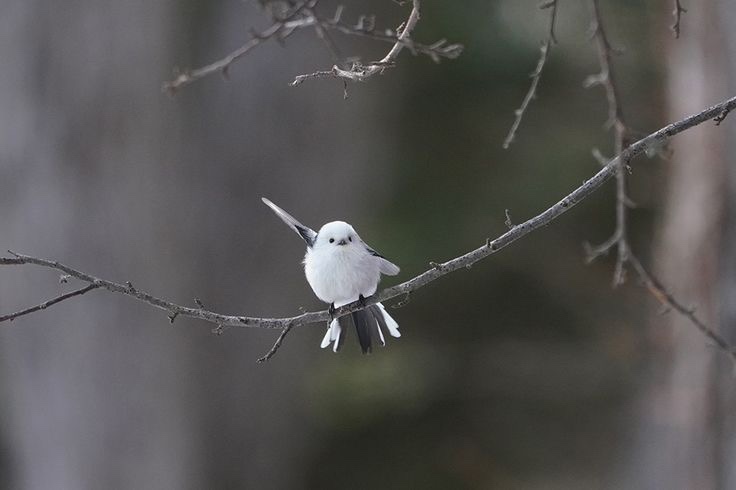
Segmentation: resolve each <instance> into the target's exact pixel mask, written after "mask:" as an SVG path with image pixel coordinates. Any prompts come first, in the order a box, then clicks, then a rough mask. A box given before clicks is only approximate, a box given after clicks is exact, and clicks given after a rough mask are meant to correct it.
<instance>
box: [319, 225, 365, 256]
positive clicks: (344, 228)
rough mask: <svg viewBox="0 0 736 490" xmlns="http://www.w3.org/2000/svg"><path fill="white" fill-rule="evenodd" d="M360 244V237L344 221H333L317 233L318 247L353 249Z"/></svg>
mask: <svg viewBox="0 0 736 490" xmlns="http://www.w3.org/2000/svg"><path fill="white" fill-rule="evenodd" d="M359 242H360V237H359V236H358V234H357V233H356V232H355V230H354V229H353V227H352V226H350V225H349V224H347V223H345V222H344V221H332V222H330V223H327V224H325V225H324V226H323V227H322V228H320V229H319V233H317V242H316V243H315V246H316V247H320V248H321V247H324V248H325V250H327V247H337V249H341V248H342V247H346V248H352V246H353V245H354V244H357V243H359Z"/></svg>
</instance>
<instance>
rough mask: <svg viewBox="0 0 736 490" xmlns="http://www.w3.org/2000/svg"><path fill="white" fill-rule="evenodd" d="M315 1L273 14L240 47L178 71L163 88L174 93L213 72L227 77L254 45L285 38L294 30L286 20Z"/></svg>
mask: <svg viewBox="0 0 736 490" xmlns="http://www.w3.org/2000/svg"><path fill="white" fill-rule="evenodd" d="M316 3H317V2H316V0H309V1H305V2H301V3H299V4H298V5H296V6H295V7H293V8H292V9H291V11H289V12H287V13H286V15H285V16H283V17H282V18H278V17H277V16H276V15H275V14H274V23H273V24H272V25H271V26H270V27H269V28H268V29H266V30H264V31H261V32H258V33H254V34H253V37H252V38H251V39H250V40H249V41H248V42H247V43H245V44H243V45H242V46H241V47H239V48H238V49H236V50H235V51H233V52H232V53H230V54H228V55H227V56H225V57H224V58H221V59H219V60H217V61H215V62H213V63H210V64H209V65H206V66H203V67H201V68H197V69H195V70H191V71H184V72H182V73H179V74H178V76H177V77H176V78H175V79H174V80H171V81H169V82H165V83H164V84H163V90H164V91H165V92H167V93H168V94H169V95H175V94H176V92H177V91H179V89H181V88H184V87H186V86H187V85H189V84H191V83H193V82H196V81H197V80H199V79H201V78H204V77H206V76H208V75H211V74H213V73H218V72H219V73H221V74H222V75H223V76H225V77H227V74H228V70H229V69H230V65H232V64H233V63H235V62H236V61H238V60H239V59H240V58H242V57H243V56H245V55H246V54H248V53H249V52H250V51H252V50H253V49H255V48H256V47H258V46H260V45H261V44H263V43H264V42H266V41H268V40H269V39H272V38H278V39H280V40H284V39H285V38H287V37H288V36H290V35H291V34H292V33H293V32H294V29H293V28H287V26H286V23H287V21H289V20H291V19H293V18H294V17H295V16H297V15H298V14H299V13H301V12H302V10H303V9H304V8H305V7H313V6H314V5H315V4H316Z"/></svg>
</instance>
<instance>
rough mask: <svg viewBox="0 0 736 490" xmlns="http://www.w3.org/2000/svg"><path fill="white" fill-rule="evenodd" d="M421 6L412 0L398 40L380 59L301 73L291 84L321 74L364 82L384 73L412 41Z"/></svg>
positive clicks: (293, 84) (299, 82)
mask: <svg viewBox="0 0 736 490" xmlns="http://www.w3.org/2000/svg"><path fill="white" fill-rule="evenodd" d="M419 6H420V1H419V0H412V9H411V13H410V14H409V18H408V19H407V20H406V22H405V23H404V24H403V27H399V28H398V29H397V30H396V32H397V36H396V42H395V43H394V45H393V46H392V47H391V49H390V50H389V52H388V53H386V56H384V57H383V58H382V59H381V60H380V61H376V62H371V63H368V64H362V63H353V66H352V67H350V68H348V69H346V70H344V69H342V68H340V67H339V66H337V65H334V66H333V67H332V70H331V71H322V72H316V73H320V74H321V75H315V74H314V73H313V74H311V75H309V76H306V77H305V76H304V75H299V76H297V77H296V78H295V79H294V81H293V82H291V86H292V87H294V86H296V85H299V84H301V83H302V82H303V81H304V80H306V79H307V78H318V77H321V76H330V77H334V78H342V79H344V80H350V81H352V82H364V81H366V80H367V79H369V78H370V77H372V76H374V75H376V74H379V73H383V71H384V70H385V69H386V67H389V66H393V65H394V62H395V61H396V58H397V57H398V56H399V53H400V52H401V50H402V49H403V48H404V46H405V45H407V43H408V42H409V41H410V39H411V38H410V35H411V32H412V31H413V30H414V27H416V25H417V22H418V21H419ZM325 74H327V75H325Z"/></svg>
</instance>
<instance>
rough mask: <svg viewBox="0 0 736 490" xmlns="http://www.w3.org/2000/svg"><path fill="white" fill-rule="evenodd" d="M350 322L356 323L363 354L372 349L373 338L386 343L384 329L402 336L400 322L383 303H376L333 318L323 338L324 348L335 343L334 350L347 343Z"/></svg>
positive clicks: (394, 334) (382, 343) (392, 334)
mask: <svg viewBox="0 0 736 490" xmlns="http://www.w3.org/2000/svg"><path fill="white" fill-rule="evenodd" d="M348 319H349V320H348ZM348 322H352V323H353V324H354V325H355V330H356V332H357V333H358V342H360V348H361V350H362V351H363V354H368V353H369V352H371V351H372V349H373V340H378V341H379V342H380V343H381V345H386V339H385V337H384V335H383V333H384V331H388V333H389V334H390V335H391V336H392V337H397V338H398V337H401V332H399V324H398V323H396V320H394V319H393V318H391V315H389V314H388V312H387V311H386V308H385V307H384V306H383V305H382V304H381V303H376V304H374V305H370V306H367V307H366V308H364V309H362V310H358V311H354V312H352V313H351V314H350V315H346V316H344V317H341V318H335V319H334V320H332V322H330V326H329V327H328V328H327V333H325V336H324V338H323V339H322V344H321V346H322V348H325V347H327V346H328V345H330V344H333V346H332V350H333V351H334V352H337V351H338V350H340V347H342V345H343V344H344V343H345V333H346V332H347V329H348V327H349V325H348V324H347V323H348Z"/></svg>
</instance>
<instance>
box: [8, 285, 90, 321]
mask: <svg viewBox="0 0 736 490" xmlns="http://www.w3.org/2000/svg"><path fill="white" fill-rule="evenodd" d="M99 287H100V286H98V285H96V284H89V285H88V286H85V287H83V288H79V289H77V290H76V291H71V292H69V293H66V294H62V295H61V296H57V297H56V298H53V299H50V300H48V301H46V302H44V303H41V304H39V305H36V306H31V307H30V308H26V309H25V310H20V311H16V312H15V313H10V314H9V315H4V316H0V322H5V321H11V322H12V321H13V320H15V319H16V318H18V317H19V316H23V315H28V314H29V313H33V312H34V311H39V310H45V309H46V308H48V307H49V306H53V305H55V304H56V303H61V302H62V301H64V300H66V299H69V298H73V297H75V296H81V295H83V294H84V293H88V292H89V291H92V290H93V289H97V288H99Z"/></svg>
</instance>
